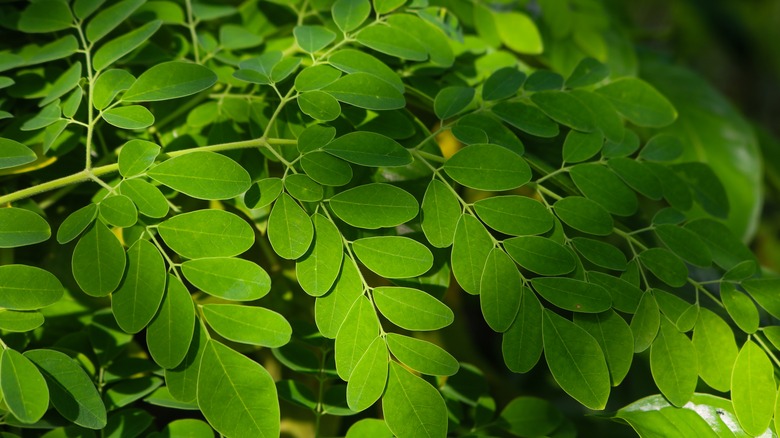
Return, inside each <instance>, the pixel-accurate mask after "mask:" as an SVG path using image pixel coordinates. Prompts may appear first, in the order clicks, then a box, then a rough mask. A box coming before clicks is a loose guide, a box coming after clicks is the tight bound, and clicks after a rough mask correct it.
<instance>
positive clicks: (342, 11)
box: [331, 0, 371, 33]
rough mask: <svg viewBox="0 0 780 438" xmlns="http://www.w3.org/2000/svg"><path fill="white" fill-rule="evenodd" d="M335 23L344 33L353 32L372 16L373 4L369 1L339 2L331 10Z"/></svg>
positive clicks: (351, 0)
mask: <svg viewBox="0 0 780 438" xmlns="http://www.w3.org/2000/svg"><path fill="white" fill-rule="evenodd" d="M331 13H332V15H333V21H335V22H336V26H338V27H339V29H341V31H342V32H344V33H347V32H351V31H353V30H355V29H357V28H358V27H360V25H361V24H363V22H364V21H366V18H368V16H369V15H370V14H371V3H370V2H369V1H368V0H338V1H337V2H335V3H334V4H333V7H332V8H331Z"/></svg>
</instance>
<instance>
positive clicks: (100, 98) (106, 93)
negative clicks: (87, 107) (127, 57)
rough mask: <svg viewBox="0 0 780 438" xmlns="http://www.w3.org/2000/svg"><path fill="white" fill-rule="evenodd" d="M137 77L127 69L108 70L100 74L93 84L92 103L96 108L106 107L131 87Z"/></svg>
mask: <svg viewBox="0 0 780 438" xmlns="http://www.w3.org/2000/svg"><path fill="white" fill-rule="evenodd" d="M134 82H135V77H134V76H133V75H131V74H130V73H129V72H128V71H126V70H116V69H113V70H106V71H104V72H103V73H101V74H100V76H98V77H97V79H96V80H95V83H94V85H93V86H92V105H93V106H94V107H95V109H98V110H102V109H104V108H106V107H107V106H108V105H109V104H110V103H111V102H112V101H113V100H114V98H115V97H116V95H117V94H119V93H120V92H122V91H125V90H127V89H128V88H130V86H131V85H133V83H134Z"/></svg>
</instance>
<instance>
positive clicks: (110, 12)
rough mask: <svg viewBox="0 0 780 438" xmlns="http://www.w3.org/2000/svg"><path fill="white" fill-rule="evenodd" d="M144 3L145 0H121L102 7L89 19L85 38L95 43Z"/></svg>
mask: <svg viewBox="0 0 780 438" xmlns="http://www.w3.org/2000/svg"><path fill="white" fill-rule="evenodd" d="M144 3H145V0H123V1H120V2H118V3H115V4H113V5H111V6H109V7H107V8H104V9H103V10H101V11H100V12H98V14H97V15H95V16H94V17H93V18H92V19H91V20H89V23H88V24H87V28H86V32H85V33H86V35H87V39H89V41H90V42H92V43H95V42H96V41H98V40H99V39H101V38H103V37H104V36H106V35H108V34H109V33H110V32H111V31H112V30H114V28H116V27H117V26H119V24H121V23H122V22H123V21H125V19H127V17H129V16H130V14H132V13H133V12H134V11H135V10H136V9H138V8H139V7H140V6H141V5H142V4H144Z"/></svg>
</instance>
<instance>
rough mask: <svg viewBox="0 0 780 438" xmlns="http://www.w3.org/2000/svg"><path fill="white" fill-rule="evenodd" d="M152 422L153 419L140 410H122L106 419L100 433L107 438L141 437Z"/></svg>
mask: <svg viewBox="0 0 780 438" xmlns="http://www.w3.org/2000/svg"><path fill="white" fill-rule="evenodd" d="M153 421H154V417H152V416H151V415H150V414H149V413H148V412H146V411H144V410H142V409H137V408H128V409H123V410H121V411H118V412H115V413H113V414H111V415H110V416H109V417H108V424H107V425H106V428H105V429H104V430H103V431H101V433H102V434H103V436H105V437H107V438H124V437H128V438H129V437H133V438H135V437H137V436H139V435H141V434H142V433H143V431H144V430H145V429H146V428H147V427H149V426H150V425H151V424H152V422H153Z"/></svg>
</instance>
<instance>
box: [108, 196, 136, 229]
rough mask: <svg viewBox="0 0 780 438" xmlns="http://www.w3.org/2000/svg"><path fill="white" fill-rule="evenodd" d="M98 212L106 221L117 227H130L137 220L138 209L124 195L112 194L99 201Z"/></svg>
mask: <svg viewBox="0 0 780 438" xmlns="http://www.w3.org/2000/svg"><path fill="white" fill-rule="evenodd" d="M99 214H100V217H101V219H103V220H104V221H105V222H106V223H108V224H110V225H113V226H115V227H117V228H127V227H132V226H133V225H135V223H136V222H138V210H136V208H135V204H133V201H132V200H130V198H128V197H127V196H125V195H114V196H109V197H108V198H106V199H104V200H102V201H100V204H99Z"/></svg>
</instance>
